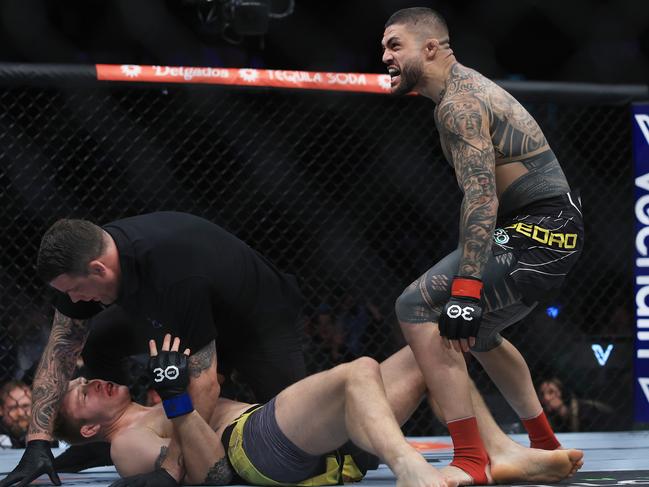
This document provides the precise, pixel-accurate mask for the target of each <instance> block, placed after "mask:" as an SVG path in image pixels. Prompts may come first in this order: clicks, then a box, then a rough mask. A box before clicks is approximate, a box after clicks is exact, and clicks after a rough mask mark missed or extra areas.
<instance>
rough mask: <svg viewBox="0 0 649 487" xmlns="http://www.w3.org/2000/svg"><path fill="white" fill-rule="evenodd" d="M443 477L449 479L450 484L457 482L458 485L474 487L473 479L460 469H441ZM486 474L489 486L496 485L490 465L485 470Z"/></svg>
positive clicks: (452, 467)
mask: <svg viewBox="0 0 649 487" xmlns="http://www.w3.org/2000/svg"><path fill="white" fill-rule="evenodd" d="M441 472H442V475H443V476H444V477H445V478H446V479H447V482H448V484H449V485H450V484H451V482H456V483H457V485H474V482H473V477H471V476H470V475H469V474H468V473H466V472H465V471H464V470H462V469H461V468H458V467H454V466H452V465H449V466H448V467H444V468H442V469H441ZM485 474H486V475H487V480H488V484H489V485H491V484H493V483H494V479H493V478H492V476H491V471H490V468H489V465H487V468H485Z"/></svg>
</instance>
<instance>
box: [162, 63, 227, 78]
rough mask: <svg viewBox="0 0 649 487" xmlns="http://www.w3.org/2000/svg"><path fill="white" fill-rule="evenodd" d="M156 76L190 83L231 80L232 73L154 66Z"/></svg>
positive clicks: (213, 69) (216, 69)
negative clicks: (192, 81) (195, 79)
mask: <svg viewBox="0 0 649 487" xmlns="http://www.w3.org/2000/svg"><path fill="white" fill-rule="evenodd" d="M152 67H153V74H154V76H159V77H161V78H182V79H184V80H185V81H190V80H192V79H194V78H229V77H230V71H229V70H228V69H226V68H186V67H183V66H180V67H172V66H152Z"/></svg>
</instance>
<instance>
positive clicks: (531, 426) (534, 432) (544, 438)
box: [521, 411, 561, 450]
mask: <svg viewBox="0 0 649 487" xmlns="http://www.w3.org/2000/svg"><path fill="white" fill-rule="evenodd" d="M521 421H522V423H523V426H524V427H525V429H526V430H527V434H528V436H529V437H530V447H531V448H540V449H541V450H556V449H557V448H560V447H561V443H559V440H557V437H556V436H554V431H552V426H550V423H549V422H548V418H547V416H546V415H545V412H543V411H541V414H539V415H538V416H537V417H535V418H530V419H522V420H521Z"/></svg>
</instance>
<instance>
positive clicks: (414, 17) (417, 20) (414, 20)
mask: <svg viewBox="0 0 649 487" xmlns="http://www.w3.org/2000/svg"><path fill="white" fill-rule="evenodd" d="M395 24H405V25H412V26H416V27H423V28H424V29H425V30H430V31H432V30H436V31H438V30H439V29H440V28H441V29H442V30H443V32H444V33H445V34H446V35H448V25H447V24H446V20H444V17H442V16H441V15H440V14H439V13H438V12H436V11H435V10H433V9H432V8H428V7H410V8H404V9H401V10H397V11H396V12H395V13H393V14H392V15H391V16H390V18H389V19H388V21H387V22H386V23H385V28H386V29H387V28H388V27H389V26H391V25H395Z"/></svg>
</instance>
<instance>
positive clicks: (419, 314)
mask: <svg viewBox="0 0 649 487" xmlns="http://www.w3.org/2000/svg"><path fill="white" fill-rule="evenodd" d="M394 312H395V314H396V315H397V319H398V320H399V323H401V324H404V323H424V322H427V321H432V320H433V318H432V317H431V316H430V315H431V310H430V308H427V307H426V306H425V304H424V303H423V299H422V297H421V293H420V291H419V288H418V286H417V284H416V281H415V282H414V283H412V284H411V285H410V286H408V287H407V288H406V289H405V290H404V291H403V293H401V296H399V297H398V298H397V300H396V302H395V303H394Z"/></svg>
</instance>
